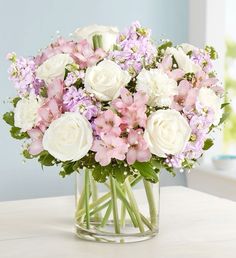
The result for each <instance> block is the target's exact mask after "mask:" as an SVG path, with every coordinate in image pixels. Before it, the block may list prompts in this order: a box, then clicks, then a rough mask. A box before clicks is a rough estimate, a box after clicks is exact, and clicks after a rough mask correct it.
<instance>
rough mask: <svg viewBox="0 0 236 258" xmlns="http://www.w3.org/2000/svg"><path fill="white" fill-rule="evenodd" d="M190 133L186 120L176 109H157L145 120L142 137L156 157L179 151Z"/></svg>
mask: <svg viewBox="0 0 236 258" xmlns="http://www.w3.org/2000/svg"><path fill="white" fill-rule="evenodd" d="M190 134H191V128H190V126H189V124H188V122H187V120H186V119H185V118H184V117H183V116H182V115H181V114H180V113H179V112H178V111H176V110H170V109H168V110H158V111H156V112H154V113H152V114H151V115H150V116H149V117H148V120H147V127H146V130H145V132H144V139H145V141H146V142H147V144H148V146H149V149H150V151H151V153H153V154H155V155H157V156H158V157H166V154H172V155H176V154H178V153H181V152H182V151H183V150H184V148H185V146H186V144H187V142H188V140H189V137H190Z"/></svg>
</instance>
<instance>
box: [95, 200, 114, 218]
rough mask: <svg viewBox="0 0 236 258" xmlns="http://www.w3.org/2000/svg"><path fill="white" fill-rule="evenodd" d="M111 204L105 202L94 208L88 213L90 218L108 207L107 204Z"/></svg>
mask: <svg viewBox="0 0 236 258" xmlns="http://www.w3.org/2000/svg"><path fill="white" fill-rule="evenodd" d="M110 203H111V200H110V201H107V202H105V203H104V204H102V205H100V206H98V207H96V208H95V209H94V210H92V211H91V212H90V216H93V215H96V214H97V213H98V212H100V211H101V210H103V209H105V208H106V207H107V206H109V204H110Z"/></svg>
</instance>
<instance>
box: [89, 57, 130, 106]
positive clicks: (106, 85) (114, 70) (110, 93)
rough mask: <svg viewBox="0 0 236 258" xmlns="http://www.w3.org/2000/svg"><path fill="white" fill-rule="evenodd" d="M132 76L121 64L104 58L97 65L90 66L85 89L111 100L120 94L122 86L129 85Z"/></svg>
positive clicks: (105, 99) (104, 99) (103, 99)
mask: <svg viewBox="0 0 236 258" xmlns="http://www.w3.org/2000/svg"><path fill="white" fill-rule="evenodd" d="M130 79H131V76H130V75H129V74H128V72H126V71H123V70H122V69H121V68H120V66H119V65H117V64H116V63H115V62H113V61H110V60H104V61H102V62H100V63H99V64H97V65H96V66H92V67H89V68H88V69H87V71H86V74H85V80H84V85H85V89H86V90H87V91H88V92H90V93H93V94H94V95H95V96H96V97H97V98H98V99H99V100H102V101H109V100H112V99H114V98H116V97H118V96H119V94H120V88H122V87H124V86H125V85H127V83H128V82H129V81H130Z"/></svg>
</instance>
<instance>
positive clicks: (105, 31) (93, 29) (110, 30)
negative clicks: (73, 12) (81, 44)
mask: <svg viewBox="0 0 236 258" xmlns="http://www.w3.org/2000/svg"><path fill="white" fill-rule="evenodd" d="M118 34H119V30H118V29H117V28H116V27H108V26H102V25H97V24H94V25H90V26H87V27H84V28H78V29H77V30H76V31H75V32H74V37H75V39H77V40H81V39H87V40H88V42H89V43H90V44H91V45H93V36H94V35H101V36H102V43H103V49H104V50H105V51H108V50H110V49H112V47H113V45H114V44H115V43H116V38H117V36H118Z"/></svg>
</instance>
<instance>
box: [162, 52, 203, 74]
mask: <svg viewBox="0 0 236 258" xmlns="http://www.w3.org/2000/svg"><path fill="white" fill-rule="evenodd" d="M166 54H170V55H173V56H174V58H175V60H176V62H177V64H178V66H179V68H180V69H182V70H183V71H184V72H185V73H196V72H199V71H200V70H201V67H200V66H199V65H198V64H195V63H194V62H193V61H192V60H191V59H190V58H189V56H188V55H187V54H186V53H184V51H183V49H182V48H181V47H179V48H174V47H169V48H167V50H166Z"/></svg>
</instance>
